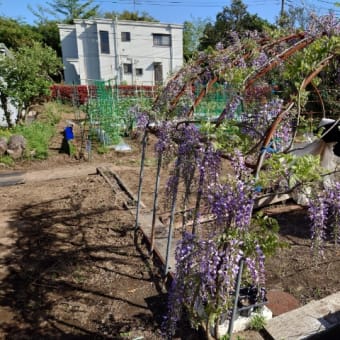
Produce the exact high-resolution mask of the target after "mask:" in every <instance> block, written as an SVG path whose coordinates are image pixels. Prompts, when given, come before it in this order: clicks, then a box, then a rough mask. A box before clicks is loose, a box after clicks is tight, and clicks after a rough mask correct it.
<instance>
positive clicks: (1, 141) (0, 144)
mask: <svg viewBox="0 0 340 340" xmlns="http://www.w3.org/2000/svg"><path fill="white" fill-rule="evenodd" d="M7 147H8V146H7V138H5V137H1V138H0V156H3V155H4V154H5V153H6V151H7Z"/></svg>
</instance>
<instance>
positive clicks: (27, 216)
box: [0, 115, 340, 340]
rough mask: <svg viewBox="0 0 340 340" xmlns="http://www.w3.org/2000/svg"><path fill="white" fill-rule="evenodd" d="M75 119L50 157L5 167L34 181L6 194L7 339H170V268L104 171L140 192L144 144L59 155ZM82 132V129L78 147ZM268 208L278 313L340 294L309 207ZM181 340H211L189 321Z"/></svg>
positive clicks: (2, 302) (0, 298)
mask: <svg viewBox="0 0 340 340" xmlns="http://www.w3.org/2000/svg"><path fill="white" fill-rule="evenodd" d="M72 118H73V116H67V115H65V117H64V119H63V120H62V121H61V123H60V126H59V133H58V135H56V136H55V138H54V139H53V141H52V143H51V145H50V157H49V159H48V160H44V161H20V162H17V163H16V164H15V166H12V167H7V166H4V165H3V166H2V167H1V168H0V176H1V175H2V174H4V173H12V172H14V171H20V172H23V173H25V174H26V177H25V178H26V179H27V180H26V181H25V183H23V184H18V185H11V186H2V187H0V200H1V205H0V281H1V283H0V339H135V340H137V339H145V340H153V339H162V333H161V323H162V320H163V317H164V314H165V311H166V297H167V295H166V292H167V289H166V287H167V282H165V281H164V279H163V277H162V264H161V263H160V261H159V260H158V259H157V258H156V257H154V258H152V257H150V256H149V252H148V244H147V242H145V240H144V239H143V237H142V236H141V235H140V234H139V233H138V234H137V235H135V233H134V214H133V213H132V212H131V211H130V210H128V209H126V205H125V203H126V202H125V201H124V196H123V195H122V194H121V193H120V192H114V191H113V190H112V188H111V187H110V185H108V183H107V182H106V180H105V179H104V178H103V177H102V176H101V175H100V174H98V173H97V172H96V169H97V167H98V166H100V165H102V164H109V165H110V166H112V167H113V168H114V169H115V172H116V173H117V174H118V175H119V177H120V178H121V179H122V180H123V181H124V183H125V184H126V185H127V186H128V187H129V188H130V190H131V191H132V192H134V193H136V192H137V187H138V178H139V164H140V138H138V137H137V136H136V137H135V138H126V139H125V141H126V142H127V143H128V144H129V145H130V146H131V147H132V150H131V151H130V152H117V151H114V150H110V151H108V152H106V153H104V154H98V153H97V152H95V145H92V153H91V154H89V153H87V154H86V150H85V152H83V153H82V155H80V156H79V155H78V156H79V157H74V156H72V157H70V156H69V155H68V154H65V153H62V152H60V148H61V146H62V139H63V129H64V127H65V125H66V124H67V123H66V120H67V119H68V120H70V119H71V120H72ZM80 135H81V131H80V128H79V130H78V131H77V126H76V127H75V136H76V144H77V150H80V149H81V147H82V141H81V139H80V138H78V137H79V136H80ZM153 142H154V140H153V139H152V137H151V138H150V140H149V148H148V150H149V151H148V153H147V159H146V169H145V176H144V185H143V188H144V189H143V194H142V200H143V202H144V204H145V205H146V209H147V210H150V209H151V207H152V199H153V187H154V181H155V167H156V161H155V159H154V157H153V151H152V144H153ZM66 173H67V175H65V174H66ZM28 179H29V180H28ZM162 185H163V186H164V185H165V184H164V183H163V184H162ZM163 200H166V198H165V197H163ZM161 204H162V202H161ZM265 210H266V212H267V213H268V214H269V215H271V216H272V217H275V218H277V219H278V221H279V223H280V227H281V229H280V237H281V239H282V241H284V242H285V243H286V247H285V248H283V249H281V250H279V251H278V252H277V254H276V255H275V256H274V257H272V258H270V259H268V260H267V290H268V291H269V292H270V294H268V296H271V298H270V301H269V303H271V306H272V308H273V312H274V314H280V313H282V312H284V311H286V310H289V309H291V308H295V307H297V306H298V305H302V304H305V303H307V302H309V301H311V300H312V299H320V298H322V297H324V296H326V295H328V294H331V293H334V292H336V291H338V290H339V280H340V250H339V248H337V247H335V246H334V244H331V243H329V244H327V245H326V249H325V257H324V258H323V259H322V260H320V261H319V263H315V261H312V257H311V251H310V238H309V237H310V226H309V222H308V219H307V218H306V211H305V209H304V208H303V207H300V206H297V205H296V204H294V202H289V201H287V202H285V203H284V204H283V203H280V204H278V205H275V206H271V207H267V208H265ZM280 293H281V294H282V293H285V294H287V296H289V297H290V298H291V301H292V302H291V304H288V305H287V303H286V302H287V301H288V300H287V296H285V297H284V298H283V299H282V301H281V302H282V303H281V302H280V299H278V298H277V297H278V296H279V294H280ZM239 335H240V337H241V338H243V339H262V337H265V335H263V334H262V335H261V334H260V333H256V332H243V333H241V334H239ZM175 339H204V337H203V335H202V334H200V333H199V332H196V331H193V330H191V329H190V328H189V326H188V325H187V324H186V323H183V324H182V325H181V327H180V329H179V331H178V333H177V334H176V336H175Z"/></svg>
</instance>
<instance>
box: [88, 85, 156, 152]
mask: <svg viewBox="0 0 340 340" xmlns="http://www.w3.org/2000/svg"><path fill="white" fill-rule="evenodd" d="M94 86H95V91H93V92H94V93H93V94H92V95H91V96H90V99H89V101H88V109H87V112H88V116H89V121H90V130H91V135H95V136H97V138H98V139H99V141H100V142H101V143H102V144H103V145H114V144H118V143H119V142H120V140H121V138H122V136H124V135H126V134H128V133H129V132H130V131H131V130H132V129H133V128H134V127H135V115H134V112H133V107H134V106H136V105H138V106H142V107H146V106H148V105H151V102H152V98H150V97H145V96H143V92H142V91H139V92H138V91H136V92H135V93H134V94H133V96H124V97H123V96H120V95H119V90H118V87H117V86H115V84H113V83H111V82H110V81H95V82H94Z"/></svg>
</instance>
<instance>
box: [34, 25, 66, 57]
mask: <svg viewBox="0 0 340 340" xmlns="http://www.w3.org/2000/svg"><path fill="white" fill-rule="evenodd" d="M33 30H34V31H35V32H37V34H39V35H40V37H41V38H40V40H39V41H41V42H42V43H43V45H44V46H49V47H51V48H53V49H54V50H55V51H56V52H57V55H58V57H61V43H60V35H59V29H58V22H57V21H54V20H48V21H44V22H41V23H39V24H38V25H37V26H36V27H33Z"/></svg>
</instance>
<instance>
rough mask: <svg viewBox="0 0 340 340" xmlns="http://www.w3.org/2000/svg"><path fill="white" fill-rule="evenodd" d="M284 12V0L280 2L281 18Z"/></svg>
mask: <svg viewBox="0 0 340 340" xmlns="http://www.w3.org/2000/svg"><path fill="white" fill-rule="evenodd" d="M284 12H285V0H281V15H280V17H281V18H282V16H283V14H284Z"/></svg>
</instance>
